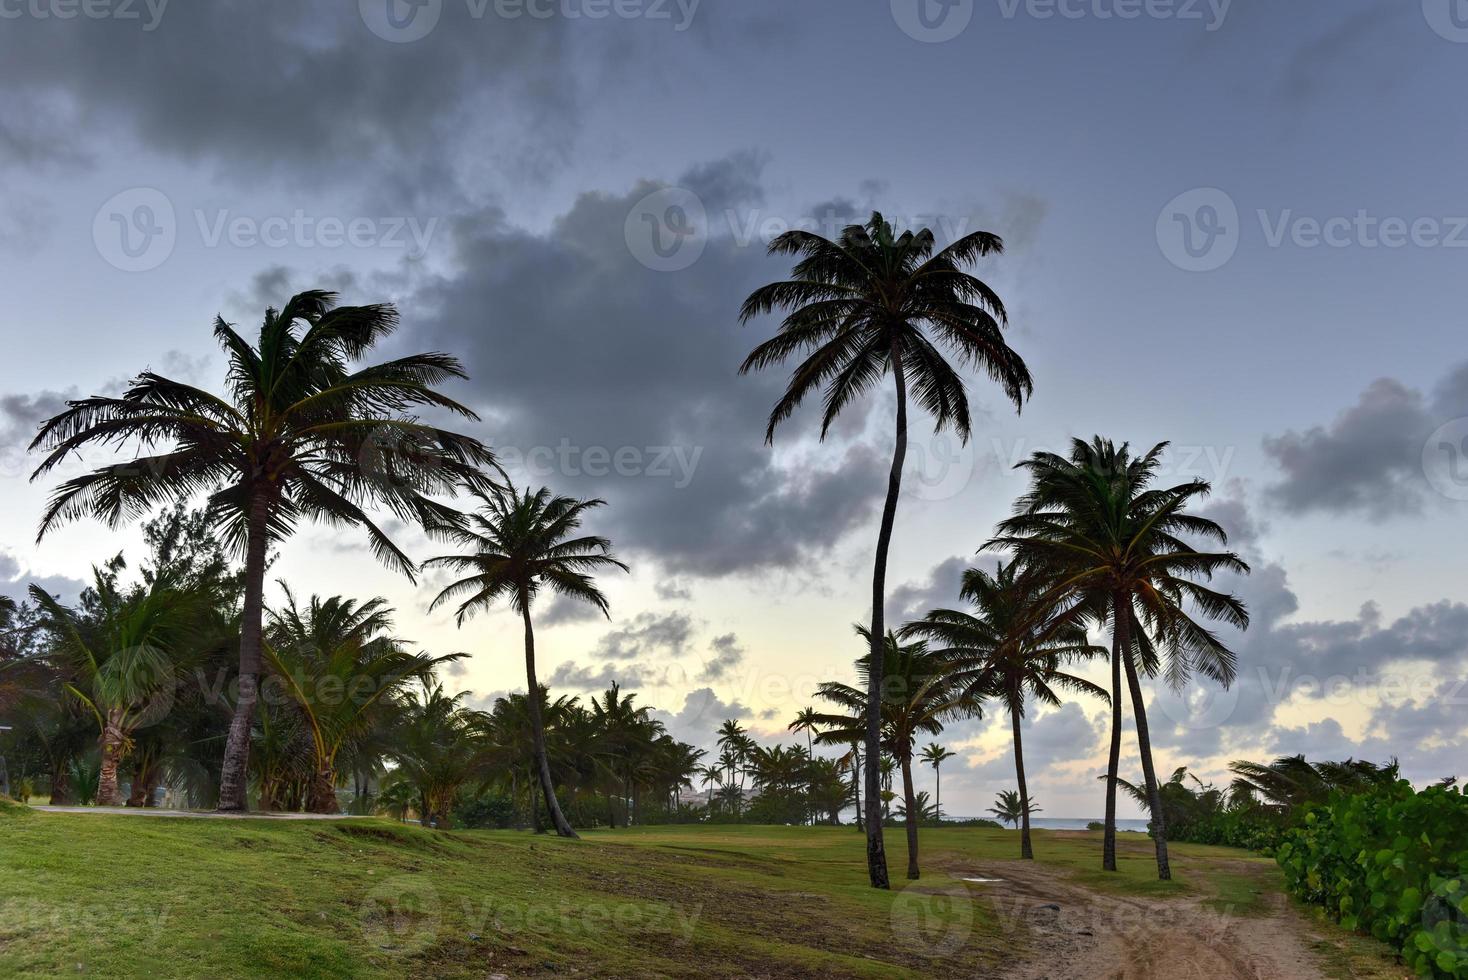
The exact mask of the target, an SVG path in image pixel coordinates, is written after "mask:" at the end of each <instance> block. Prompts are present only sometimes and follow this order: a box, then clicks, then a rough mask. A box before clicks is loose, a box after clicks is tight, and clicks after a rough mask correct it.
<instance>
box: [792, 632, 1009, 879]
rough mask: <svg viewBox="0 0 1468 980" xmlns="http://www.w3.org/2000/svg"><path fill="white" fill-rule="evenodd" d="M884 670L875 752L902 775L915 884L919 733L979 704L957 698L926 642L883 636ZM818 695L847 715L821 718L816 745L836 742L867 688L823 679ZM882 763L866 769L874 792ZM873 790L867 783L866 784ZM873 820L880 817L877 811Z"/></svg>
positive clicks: (866, 673) (858, 716) (931, 731)
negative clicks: (873, 781)
mask: <svg viewBox="0 0 1468 980" xmlns="http://www.w3.org/2000/svg"><path fill="white" fill-rule="evenodd" d="M856 632H857V634H858V635H859V636H860V637H861V638H862V639H863V640H865V639H866V638H867V636H866V627H864V626H858V627H857V628H856ZM882 659H883V660H884V661H885V662H884V664H883V666H882V667H880V668H878V669H880V670H881V671H882V674H883V677H885V678H886V680H884V681H883V683H882V688H881V694H882V703H881V705H880V708H881V716H882V742H881V743H880V747H879V751H880V750H881V749H885V750H886V751H887V752H888V753H890V756H891V761H895V763H896V765H897V766H898V767H899V768H900V769H901V771H902V797H903V802H904V804H905V806H906V812H907V814H909V816H908V818H907V820H906V825H907V877H908V878H910V879H914V880H916V879H917V878H918V877H919V869H918V825H917V815H918V813H919V811H918V809H917V803H916V793H915V792H914V786H913V780H912V759H913V755H914V753H915V752H916V750H917V739H918V736H919V735H937V734H938V733H939V732H941V731H942V730H943V725H944V724H945V723H946V722H947V721H950V720H952V719H956V718H974V717H978V715H979V713H980V708H979V705H978V703H977V702H976V701H974V700H972V699H965V698H964V697H962V696H961V694H962V691H961V688H960V686H959V684H958V683H957V681H956V679H955V678H954V676H953V675H952V674H950V672H949V671H948V669H947V668H948V665H947V662H946V661H945V660H944V659H943V658H942V657H940V656H938V655H937V654H935V653H933V652H932V651H930V650H929V649H928V646H927V644H926V643H923V642H917V643H908V644H901V643H899V642H898V641H897V636H896V634H895V633H889V634H887V639H886V642H884V643H883V644H882ZM856 669H857V673H858V675H859V676H860V677H861V679H862V680H863V681H865V680H867V679H868V678H869V677H870V675H871V672H872V670H873V668H872V666H871V654H870V653H868V654H865V655H864V656H862V657H861V659H859V660H857V662H856ZM816 696H817V697H819V698H822V699H824V700H826V701H830V702H831V703H833V704H835V705H838V706H840V707H841V708H844V709H845V710H846V714H845V715H822V716H821V718H820V720H821V724H822V725H823V726H829V728H828V730H827V731H824V732H822V733H821V736H820V737H818V738H817V741H821V740H822V739H826V738H827V737H828V736H829V740H834V739H836V738H839V737H840V735H841V732H842V730H843V728H849V727H852V726H855V725H857V724H860V722H861V721H862V720H863V719H864V718H865V716H866V714H867V697H868V694H867V685H865V684H864V685H862V686H861V687H853V686H852V685H849V684H842V683H840V682H838V681H827V682H826V683H824V684H822V685H821V686H820V687H818V688H817V689H816ZM888 761H889V760H887V759H883V760H882V763H879V764H878V765H875V766H874V765H872V763H871V760H870V759H868V762H867V771H868V772H871V771H872V770H873V769H875V770H877V773H878V776H879V781H878V787H879V788H878V792H879V793H880V792H881V789H880V786H881V783H880V775H881V771H882V765H883V764H885V763H886V762H888ZM867 791H868V792H871V781H870V780H869V781H868V783H867ZM876 813H877V819H878V820H881V819H882V818H883V817H884V813H883V812H882V810H881V809H880V808H878V809H877V811H876ZM867 819H868V820H871V819H872V809H871V808H870V807H869V808H868V810H867Z"/></svg>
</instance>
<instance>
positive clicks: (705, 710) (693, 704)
mask: <svg viewBox="0 0 1468 980" xmlns="http://www.w3.org/2000/svg"><path fill="white" fill-rule="evenodd" d="M750 714H751V712H750V710H749V708H747V707H745V706H744V705H743V704H741V703H740V702H739V701H737V700H736V701H724V700H722V699H720V697H719V696H718V695H717V694H715V693H714V690H713V688H711V687H700V688H698V689H696V690H693V691H690V692H688V694H687V695H686V696H685V697H684V698H683V707H681V708H679V709H678V711H677V712H676V713H673V712H669V711H666V710H663V709H660V708H658V709H654V710H653V711H652V717H654V718H656V719H657V720H658V721H661V722H662V723H663V726H664V727H665V728H666V729H667V730H668V734H669V735H671V736H673V737H674V738H675V739H677V740H678V741H680V742H687V743H689V744H690V745H696V746H699V747H701V748H712V747H713V744H714V740H715V738H714V732H715V730H716V729H717V728H718V727H719V725H720V724H722V723H723V722H724V720H725V719H728V718H736V719H737V718H748V717H750Z"/></svg>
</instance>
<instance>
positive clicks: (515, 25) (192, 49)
mask: <svg viewBox="0 0 1468 980" xmlns="http://www.w3.org/2000/svg"><path fill="white" fill-rule="evenodd" d="M134 6H135V9H137V10H139V11H140V12H141V14H142V16H141V18H140V19H139V20H136V21H121V20H117V19H110V18H109V19H100V20H98V19H90V18H85V17H78V18H74V19H69V20H64V21H63V20H60V19H57V18H55V17H51V18H24V17H23V18H19V19H13V20H8V21H7V22H6V30H5V31H4V33H3V35H0V60H3V61H4V63H5V66H6V77H7V81H8V83H9V91H10V97H11V99H12V100H15V101H20V102H22V103H23V104H24V105H25V106H27V107H31V111H26V112H20V111H12V112H8V113H6V114H5V115H4V116H3V117H0V142H3V143H4V144H5V145H8V146H11V147H12V148H15V149H16V150H18V151H20V153H21V156H22V158H23V159H28V160H31V161H46V162H50V161H55V160H69V161H75V160H77V159H78V158H81V157H84V156H86V155H87V152H88V150H89V148H90V147H92V146H95V145H96V144H95V142H94V141H95V138H96V136H97V134H98V133H111V132H118V131H120V132H121V135H123V136H124V137H131V138H132V139H134V140H136V142H137V143H139V144H140V145H145V146H147V147H149V148H150V149H152V150H155V151H161V152H164V153H168V154H171V155H175V156H178V157H180V158H183V159H186V160H203V161H208V162H210V163H212V164H214V165H215V166H216V168H217V169H218V170H219V171H221V172H224V173H227V174H229V175H232V176H236V177H240V178H243V179H246V180H250V181H254V180H258V179H260V178H262V177H266V176H268V175H273V174H282V173H283V174H287V175H289V176H290V177H291V178H293V179H295V180H299V181H305V182H309V183H311V184H317V185H320V184H326V183H328V182H331V183H335V182H338V181H341V180H342V179H343V178H346V179H348V180H351V179H355V178H356V177H359V176H361V175H364V174H371V175H372V176H374V177H377V176H386V175H392V174H396V175H398V176H400V177H401V178H403V181H402V187H403V188H404V189H407V188H410V187H412V186H413V185H415V184H417V185H419V186H437V187H444V186H445V185H446V184H448V185H450V186H451V185H452V183H453V180H452V178H453V176H454V175H453V174H452V173H449V172H446V171H448V170H450V169H451V165H450V164H449V163H447V162H446V161H448V160H449V159H451V151H452V150H454V149H462V148H464V147H465V145H466V144H468V145H469V146H474V145H476V143H475V141H476V140H478V139H486V140H488V139H490V138H492V137H493V136H494V135H496V134H498V135H499V136H500V137H501V139H498V140H495V141H494V142H493V143H490V144H489V145H490V146H492V147H493V149H488V150H486V152H488V153H490V154H491V155H492V157H493V159H494V161H495V163H496V164H498V165H499V166H502V167H510V168H511V169H515V170H519V171H524V172H527V173H528V172H530V171H532V170H536V169H540V168H543V167H545V166H546V165H547V164H549V163H552V162H554V161H556V160H557V159H558V158H559V157H560V156H561V155H562V154H564V152H565V149H566V145H567V144H566V141H567V139H568V137H569V134H570V132H571V127H572V126H573V125H574V121H575V107H576V101H577V100H576V97H575V91H574V84H573V76H572V73H571V72H569V71H568V70H567V68H568V64H567V58H568V50H567V45H566V33H567V32H566V22H565V21H564V20H563V19H561V18H554V19H551V20H548V21H547V20H535V19H531V18H525V17H522V18H519V19H514V20H510V19H504V18H497V17H495V16H493V15H492V12H493V10H494V7H493V5H490V6H489V8H488V9H489V11H490V15H489V16H485V17H483V18H480V19H475V18H473V17H471V16H470V13H469V11H470V6H469V5H466V4H460V3H445V4H443V5H442V15H441V19H440V22H439V23H438V25H437V27H436V28H435V29H434V30H433V31H432V33H431V34H429V35H428V36H427V37H425V38H423V39H422V40H418V41H415V42H412V43H406V44H395V43H390V42H388V41H386V40H383V39H381V38H379V37H377V36H375V35H374V34H373V33H372V32H371V31H370V30H369V28H368V26H367V24H366V22H365V21H364V19H363V17H362V16H361V15H360V14H359V11H358V4H356V3H339V4H328V5H310V4H298V3H290V2H286V0H253V2H241V0H222V2H216V3H207V4H197V3H187V4H186V3H167V4H165V5H163V9H162V12H161V16H159V17H156V18H154V17H153V16H151V14H150V10H149V8H148V6H147V5H145V4H142V3H139V4H137V5H134ZM154 6H155V7H156V6H157V5H156V4H155V5H154ZM155 20H156V23H153V22H154V21H155ZM303 93H309V97H308V98H307V97H303ZM40 106H47V107H49V109H50V111H47V112H41V111H38V108H37V107H40ZM510 124H513V128H512V126H511V125H510ZM511 132H513V133H514V134H515V135H517V136H519V137H522V139H523V140H524V141H523V142H522V141H519V140H517V141H515V142H513V143H511V142H507V141H506V140H505V139H504V137H505V136H507V135H508V134H509V133H511ZM532 140H533V144H532V142H531V141H532ZM84 141H85V142H84ZM531 145H534V146H535V147H536V149H535V150H534V151H533V152H532V151H531V150H530V149H528V147H529V146H531ZM347 161H350V164H349V165H347V166H344V164H346V162H347ZM429 178H434V179H433V180H432V181H429Z"/></svg>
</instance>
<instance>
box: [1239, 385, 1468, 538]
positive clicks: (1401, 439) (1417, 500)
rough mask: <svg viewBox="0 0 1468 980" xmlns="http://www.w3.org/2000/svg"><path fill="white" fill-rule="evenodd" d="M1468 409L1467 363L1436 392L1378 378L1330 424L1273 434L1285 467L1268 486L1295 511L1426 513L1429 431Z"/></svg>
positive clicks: (1377, 515) (1272, 446)
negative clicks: (1424, 468) (1426, 456)
mask: <svg viewBox="0 0 1468 980" xmlns="http://www.w3.org/2000/svg"><path fill="white" fill-rule="evenodd" d="M1464 416H1468V364H1464V365H1461V366H1459V367H1457V368H1456V369H1455V370H1453V371H1452V372H1451V373H1450V374H1448V375H1447V376H1446V377H1445V378H1443V379H1442V381H1441V382H1439V384H1438V385H1437V387H1436V388H1435V390H1434V392H1433V393H1432V395H1431V396H1428V395H1425V394H1424V393H1422V392H1420V391H1417V390H1415V389H1413V388H1410V387H1408V386H1407V385H1405V384H1403V383H1402V382H1400V381H1397V380H1394V379H1392V378H1381V379H1378V380H1376V381H1373V382H1372V383H1371V384H1370V385H1369V386H1367V388H1366V390H1365V391H1364V392H1362V393H1361V397H1360V398H1359V399H1357V401H1356V404H1355V405H1353V406H1351V407H1350V408H1348V409H1346V410H1345V411H1344V412H1342V413H1341V414H1340V415H1338V416H1337V417H1336V418H1335V420H1334V421H1332V422H1331V423H1330V424H1328V425H1316V426H1313V427H1311V428H1309V429H1306V430H1304V431H1294V430H1290V431H1287V432H1285V433H1283V434H1282V435H1278V436H1270V437H1266V438H1265V440H1264V451H1265V453H1266V454H1267V455H1268V456H1269V457H1270V458H1271V459H1272V460H1273V461H1274V463H1275V464H1276V465H1277V466H1278V467H1279V468H1280V470H1282V471H1283V479H1282V480H1281V481H1280V482H1279V483H1277V484H1275V485H1273V486H1272V487H1270V488H1269V497H1270V499H1271V501H1272V502H1273V503H1275V504H1276V505H1278V506H1279V507H1280V508H1281V509H1282V510H1284V511H1285V512H1286V513H1289V514H1295V515H1301V514H1309V513H1330V514H1362V515H1364V516H1366V517H1367V518H1368V519H1370V520H1373V521H1384V520H1386V519H1388V518H1391V517H1397V516H1401V515H1410V514H1417V513H1420V512H1422V510H1423V507H1424V505H1425V503H1426V502H1427V501H1428V500H1429V499H1430V497H1429V493H1430V488H1429V484H1428V482H1427V480H1426V479H1424V473H1423V458H1424V457H1423V452H1424V446H1425V444H1426V443H1427V440H1428V437H1429V435H1431V434H1432V433H1433V431H1434V430H1437V429H1438V428H1439V427H1440V426H1442V425H1443V424H1445V423H1448V422H1450V421H1452V420H1454V419H1460V418H1463V417H1464Z"/></svg>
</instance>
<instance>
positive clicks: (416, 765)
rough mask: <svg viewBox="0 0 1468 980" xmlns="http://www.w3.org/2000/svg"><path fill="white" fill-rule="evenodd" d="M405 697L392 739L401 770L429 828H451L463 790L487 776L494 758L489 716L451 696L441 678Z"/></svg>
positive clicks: (460, 696)
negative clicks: (490, 751) (490, 762)
mask: <svg viewBox="0 0 1468 980" xmlns="http://www.w3.org/2000/svg"><path fill="white" fill-rule="evenodd" d="M422 685H423V686H422V689H421V690H417V691H411V692H409V694H408V695H407V696H406V697H405V698H404V699H403V705H402V712H401V715H400V717H399V719H398V725H397V728H396V730H395V737H394V738H393V741H392V745H393V748H392V756H393V759H394V761H396V762H397V764H398V770H397V771H398V774H399V775H400V776H401V778H402V779H403V780H405V781H407V782H409V783H411V784H412V786H413V788H414V789H415V790H417V792H418V817H419V819H420V821H421V822H422V824H423V826H425V827H435V828H437V829H440V830H445V829H448V828H449V827H450V826H451V825H452V823H453V805H454V799H455V797H457V796H458V794H459V790H460V789H461V788H462V787H464V786H465V785H467V784H468V783H470V782H472V781H473V780H474V779H476V778H479V777H480V776H482V775H483V773H484V772H485V768H486V762H487V760H488V758H489V739H488V738H487V734H486V733H487V731H488V727H489V718H488V716H487V715H485V714H484V713H483V712H481V711H473V710H471V709H468V708H465V707H464V706H463V704H462V703H461V702H462V701H463V699H464V697H465V695H466V694H467V693H468V692H460V693H458V694H455V695H454V696H452V697H450V696H449V695H448V694H446V693H444V690H443V687H442V686H441V685H439V684H437V683H436V682H433V681H429V680H425V681H423V682H422Z"/></svg>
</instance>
